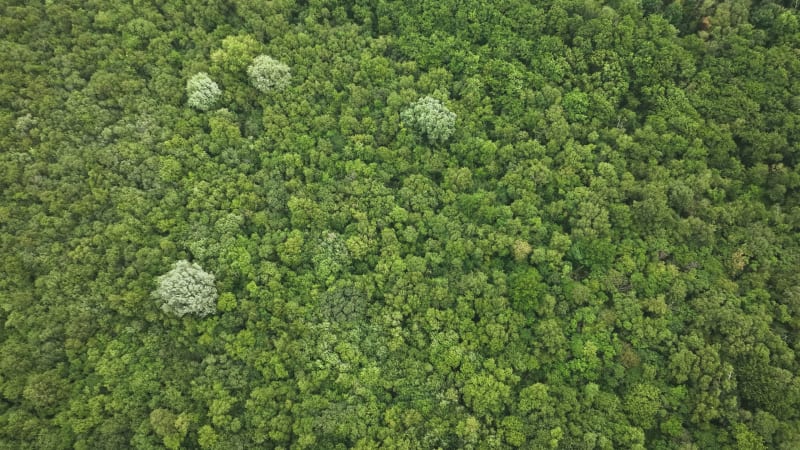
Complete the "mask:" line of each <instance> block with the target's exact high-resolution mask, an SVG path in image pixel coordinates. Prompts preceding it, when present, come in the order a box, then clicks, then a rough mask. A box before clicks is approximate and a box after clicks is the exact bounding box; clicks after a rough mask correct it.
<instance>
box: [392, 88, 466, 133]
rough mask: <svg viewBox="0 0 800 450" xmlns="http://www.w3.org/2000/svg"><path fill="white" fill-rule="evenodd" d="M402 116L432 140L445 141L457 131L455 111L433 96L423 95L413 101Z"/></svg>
mask: <svg viewBox="0 0 800 450" xmlns="http://www.w3.org/2000/svg"><path fill="white" fill-rule="evenodd" d="M400 118H401V119H402V120H403V122H405V123H406V124H408V125H409V126H410V127H411V128H413V129H414V130H416V131H417V132H418V133H420V134H422V135H424V136H425V137H427V138H428V140H429V141H431V142H444V141H446V140H447V139H448V138H450V136H452V134H453V132H454V131H455V125H456V115H455V113H453V112H452V111H450V110H449V109H447V107H446V106H444V105H443V104H442V102H440V101H439V100H437V99H435V98H433V97H428V96H426V97H422V98H421V99H419V100H417V101H416V102H414V103H412V104H411V106H410V107H409V108H408V109H406V110H405V111H403V112H402V113H400Z"/></svg>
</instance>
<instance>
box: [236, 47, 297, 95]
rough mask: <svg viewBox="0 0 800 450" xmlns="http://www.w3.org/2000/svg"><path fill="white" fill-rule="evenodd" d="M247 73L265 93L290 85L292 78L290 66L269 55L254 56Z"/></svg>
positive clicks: (251, 80) (254, 83)
mask: <svg viewBox="0 0 800 450" xmlns="http://www.w3.org/2000/svg"><path fill="white" fill-rule="evenodd" d="M247 75H248V76H249V77H250V82H251V83H253V86H254V87H255V88H256V89H258V90H259V91H261V92H263V93H267V92H269V91H272V90H278V89H283V88H285V87H287V86H289V81H290V80H291V78H292V74H291V71H290V70H289V66H287V65H286V64H284V63H282V62H280V61H278V60H277V59H274V58H272V57H270V56H267V55H259V56H256V57H255V58H253V63H252V64H250V66H249V67H248V68H247Z"/></svg>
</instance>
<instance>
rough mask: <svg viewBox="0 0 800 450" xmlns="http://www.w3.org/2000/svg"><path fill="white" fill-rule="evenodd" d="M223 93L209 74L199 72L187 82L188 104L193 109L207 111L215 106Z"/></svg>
mask: <svg viewBox="0 0 800 450" xmlns="http://www.w3.org/2000/svg"><path fill="white" fill-rule="evenodd" d="M221 93H222V92H221V91H220V89H219V86H217V83H215V82H214V80H212V79H211V78H210V77H209V76H208V74H207V73H205V72H199V73H196V74H194V75H192V77H191V78H189V81H187V82H186V95H187V97H188V99H187V101H186V102H187V103H188V104H189V106H191V107H192V108H197V109H199V110H201V111H207V110H208V109H209V108H211V107H212V106H214V103H216V102H217V100H218V99H219V96H220V94H221Z"/></svg>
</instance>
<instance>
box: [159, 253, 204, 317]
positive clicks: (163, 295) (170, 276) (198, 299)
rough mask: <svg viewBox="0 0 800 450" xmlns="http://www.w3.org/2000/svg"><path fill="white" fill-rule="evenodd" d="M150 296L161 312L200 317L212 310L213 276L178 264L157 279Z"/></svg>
mask: <svg viewBox="0 0 800 450" xmlns="http://www.w3.org/2000/svg"><path fill="white" fill-rule="evenodd" d="M153 296H154V297H155V298H156V300H158V301H159V302H161V309H162V310H164V312H167V313H170V314H174V315H176V316H178V317H183V316H184V315H186V314H196V315H198V316H200V317H204V316H207V315H209V314H213V313H214V312H215V311H216V301H217V288H216V287H215V286H214V275H212V274H210V273H207V272H205V271H203V269H201V268H200V266H198V265H197V264H193V263H190V262H189V261H186V260H181V261H178V262H177V263H175V265H174V266H173V268H172V270H170V271H169V272H167V273H166V274H164V275H162V276H160V277H158V288H156V290H155V291H154V292H153Z"/></svg>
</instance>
